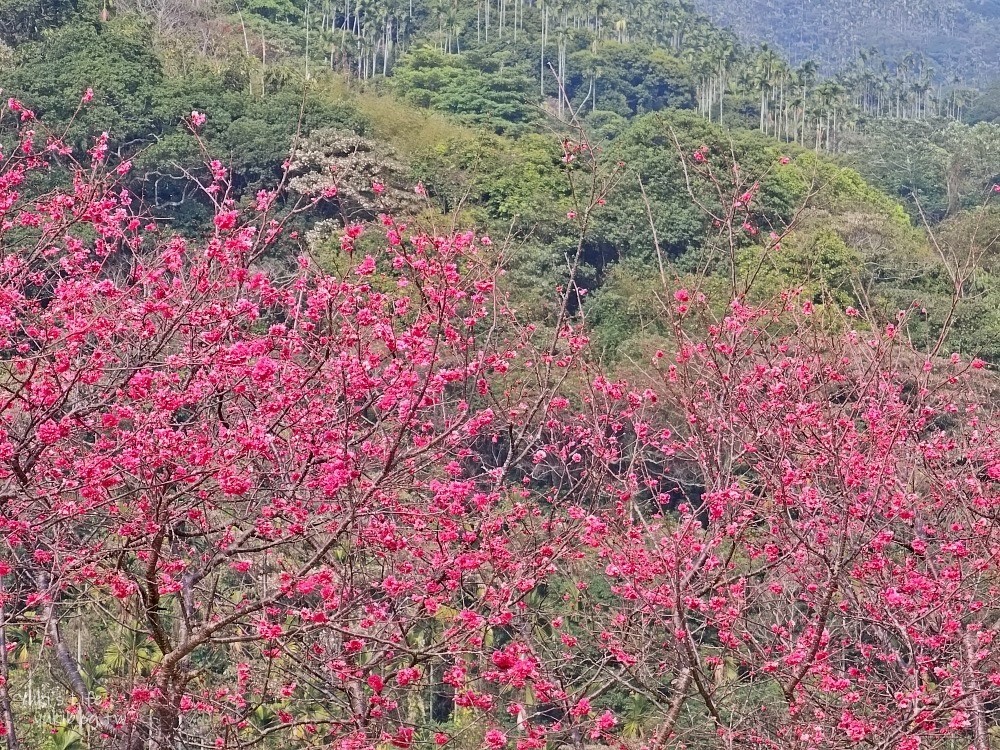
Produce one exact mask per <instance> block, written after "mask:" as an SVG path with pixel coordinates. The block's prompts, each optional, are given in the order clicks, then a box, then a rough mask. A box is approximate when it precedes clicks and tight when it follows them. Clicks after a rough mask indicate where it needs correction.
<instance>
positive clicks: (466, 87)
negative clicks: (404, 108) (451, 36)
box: [392, 47, 540, 133]
mask: <svg viewBox="0 0 1000 750" xmlns="http://www.w3.org/2000/svg"><path fill="white" fill-rule="evenodd" d="M392 87H393V90H394V91H396V92H397V93H398V94H399V95H400V96H402V97H403V98H404V99H406V100H408V101H410V102H413V103H414V104H417V105H419V106H422V107H429V108H432V109H436V110H439V111H441V112H448V113H450V114H452V115H455V116H456V118H457V119H458V120H459V121H461V122H464V123H467V124H470V125H478V126H484V127H486V128H489V129H491V130H494V131H495V132H498V133H503V132H522V131H523V130H524V129H525V127H526V126H528V125H530V124H531V123H533V122H535V121H536V120H537V119H538V117H539V114H540V113H539V110H538V103H537V98H538V95H537V93H535V92H534V89H533V87H532V86H531V85H530V83H529V81H528V79H527V77H526V76H525V75H524V73H523V72H522V71H519V70H517V69H516V68H503V69H500V70H497V71H489V70H483V69H481V68H478V67H474V66H473V65H471V64H469V63H467V62H466V59H465V58H460V57H456V56H452V55H446V54H445V53H443V52H440V51H438V50H436V49H433V48H431V47H421V48H419V49H416V50H414V51H412V52H410V53H409V54H407V55H406V56H405V57H403V58H402V59H401V60H400V62H399V63H398V65H397V66H396V68H395V70H394V74H393V78H392Z"/></svg>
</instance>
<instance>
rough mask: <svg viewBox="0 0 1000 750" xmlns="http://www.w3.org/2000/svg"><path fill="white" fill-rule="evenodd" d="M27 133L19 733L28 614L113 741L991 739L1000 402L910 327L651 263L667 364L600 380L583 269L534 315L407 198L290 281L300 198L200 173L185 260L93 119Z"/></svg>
mask: <svg viewBox="0 0 1000 750" xmlns="http://www.w3.org/2000/svg"><path fill="white" fill-rule="evenodd" d="M3 117H4V120H5V121H8V122H9V121H10V120H11V119H13V120H15V122H14V123H12V124H11V126H10V127H9V128H8V132H9V133H16V136H15V137H14V138H13V140H9V141H8V143H9V147H8V148H6V149H4V150H3V151H2V156H0V350H2V352H3V358H2V363H3V366H2V373H3V374H2V378H0V395H2V399H3V401H2V407H0V420H2V426H3V430H2V433H0V712H2V726H3V733H4V737H5V741H6V744H7V747H8V750H14V749H15V748H20V747H25V746H27V742H26V741H25V740H24V739H23V737H24V736H25V733H24V731H22V730H23V729H24V721H23V716H24V705H23V704H24V701H23V700H22V698H21V696H20V694H19V692H18V691H19V690H20V689H21V687H22V685H23V677H24V675H23V674H22V673H23V672H24V671H25V667H24V666H23V665H22V664H20V663H18V662H17V661H16V660H15V659H14V658H13V656H12V654H13V652H14V649H13V648H11V644H12V643H13V640H12V639H13V638H14V635H13V634H14V631H15V630H16V629H19V628H24V627H26V626H31V627H34V628H35V629H37V630H38V631H39V632H40V633H41V638H40V643H39V646H38V648H39V657H38V658H39V659H40V660H42V661H44V663H45V664H46V665H48V667H49V668H50V670H51V672H52V675H53V678H54V680H55V681H56V682H57V683H58V684H59V685H60V686H61V687H62V689H63V690H64V692H65V703H66V705H65V711H66V712H67V713H68V714H69V715H74V716H75V717H76V718H77V721H78V724H77V726H78V727H80V733H81V738H83V739H84V740H86V741H87V742H88V743H89V744H90V746H92V747H101V748H120V749H122V750H126V749H127V750H133V749H138V748H156V749H157V750H166V749H167V748H202V747H215V748H245V747H279V746H280V747H303V748H308V747H313V748H318V747H337V748H345V749H347V748H358V749H359V750H360V749H362V748H375V747H389V746H392V747H398V748H408V747H411V746H414V745H417V744H420V745H422V746H429V745H430V744H435V745H441V746H450V747H462V748H473V747H475V748H479V747H483V748H489V749H490V750H501V748H506V747H517V748H518V750H533V749H535V748H542V747H546V746H548V745H552V746H570V747H573V748H582V747H584V746H585V745H588V744H590V745H592V744H601V745H612V746H619V745H629V746H639V745H642V746H646V747H650V748H737V747H740V748H742V747H762V748H775V749H777V748H782V749H785V748H794V749H796V750H798V749H800V748H801V749H802V750H806V749H807V748H816V749H817V750H819V749H821V748H838V749H839V748H853V747H874V748H885V749H886V750H890V749H891V750H915V749H916V748H926V747H931V748H942V749H944V748H953V747H970V746H971V747H973V748H975V750H987V749H988V748H989V747H990V742H991V739H990V738H991V736H992V735H993V734H995V732H996V729H995V726H996V722H995V720H994V718H993V716H994V713H995V706H996V705H997V702H998V701H1000V649H998V648H997V646H996V645H995V640H996V634H997V628H998V626H1000V618H998V616H997V608H996V606H995V604H994V601H995V599H996V597H997V594H998V593H1000V592H998V591H997V586H998V580H997V562H996V560H997V552H998V548H997V545H998V542H997V539H998V537H1000V534H998V532H1000V527H998V521H1000V516H998V515H997V512H996V507H997V505H998V503H1000V490H998V487H1000V441H998V437H1000V436H998V429H1000V428H998V426H997V425H998V422H997V420H996V418H995V414H994V412H993V409H992V407H991V399H992V398H993V395H994V393H993V389H994V388H995V382H994V380H993V376H992V375H991V374H990V373H989V371H988V370H987V369H986V368H984V366H983V363H982V362H980V361H979V360H971V361H969V360H967V359H963V358H961V357H959V356H957V355H955V356H953V357H952V358H950V359H948V358H945V357H941V356H939V353H938V349H935V350H934V351H932V352H930V353H929V354H925V355H920V354H918V353H917V352H915V351H914V350H913V349H912V347H910V346H909V345H908V343H907V341H906V337H905V330H906V321H907V314H908V313H907V312H905V311H904V312H903V313H900V315H899V317H898V319H896V320H893V321H892V322H891V323H889V324H887V325H886V324H884V323H879V324H875V323H874V322H873V321H870V320H866V319H863V318H862V317H859V316H858V315H857V311H854V310H853V309H850V308H848V309H846V310H843V311H834V310H832V309H830V308H829V307H828V308H826V309H823V310H822V311H821V310H819V309H818V308H817V306H816V305H815V303H814V301H812V300H809V299H803V298H802V296H801V295H800V294H798V293H796V292H795V291H794V290H793V291H790V292H787V293H785V294H783V295H781V296H780V297H779V298H777V299H775V300H772V301H770V302H769V303H768V304H762V303H755V302H751V301H750V296H749V295H748V293H747V292H748V290H747V289H746V288H737V287H736V284H735V282H734V284H733V289H732V290H731V291H732V297H733V298H732V301H731V302H730V303H729V304H728V305H725V306H724V307H722V308H720V307H718V301H716V300H708V299H706V297H705V295H704V294H703V293H702V292H700V291H699V290H698V289H695V288H688V287H685V286H683V285H681V284H680V283H679V281H678V280H676V279H672V278H671V273H672V272H671V271H670V270H669V269H668V267H667V266H666V265H665V264H664V265H662V266H661V279H662V282H663V295H662V297H660V298H658V299H660V301H661V306H662V311H661V313H662V322H663V324H664V327H665V330H667V331H668V335H667V336H666V338H665V339H664V341H663V348H662V349H661V350H659V351H650V352H649V358H648V360H647V361H645V362H634V363H632V364H631V366H630V367H629V369H628V371H627V372H622V373H620V374H619V373H613V372H609V371H606V370H605V369H604V368H602V367H601V366H600V363H599V362H598V361H597V359H596V357H592V356H590V355H589V353H588V349H587V338H586V335H585V332H584V329H583V326H582V324H581V323H579V322H578V318H577V316H575V315H573V314H571V312H570V311H571V305H570V304H569V303H570V302H571V301H572V302H574V303H575V302H578V301H579V298H581V297H582V296H583V294H582V291H581V290H578V289H577V288H576V287H575V285H574V283H573V278H572V276H573V269H574V268H575V267H576V266H577V265H578V264H579V257H580V251H579V249H578V252H577V256H576V259H575V260H574V259H573V258H569V259H568V268H569V270H570V276H571V278H570V283H569V284H567V285H566V286H565V287H564V288H563V289H562V293H561V295H560V299H561V301H562V304H561V307H560V308H559V309H558V310H557V312H556V315H555V316H554V317H553V319H552V321H551V323H550V324H549V325H539V324H535V323H529V322H526V321H523V320H521V319H520V317H519V314H518V312H517V310H516V309H514V308H513V307H512V305H511V304H510V302H509V300H508V298H507V297H506V295H505V292H504V289H503V288H502V279H503V253H502V251H501V250H500V249H498V248H496V247H494V246H493V245H492V243H491V242H490V240H489V239H488V238H487V237H483V236H480V235H478V234H477V233H473V232H451V233H447V234H441V235H436V234H434V233H433V232H427V231H421V230H416V229H413V228H411V227H408V226H407V225H406V223H405V222H402V221H400V220H397V219H394V218H392V217H389V216H382V217H381V218H380V219H379V220H378V221H377V222H375V223H373V224H365V225H361V224H347V225H346V226H344V227H343V228H342V230H340V232H339V235H338V236H339V243H340V251H341V261H342V262H339V263H338V264H337V268H338V270H337V273H336V274H333V273H330V272H324V271H323V270H322V269H320V268H318V267H316V265H315V264H314V263H313V262H312V261H311V260H310V258H309V256H308V254H307V253H303V254H302V255H301V256H300V257H298V258H295V259H293V260H291V261H289V262H287V263H283V262H280V259H279V260H275V258H277V257H278V256H281V257H283V258H285V259H286V260H288V256H289V252H288V251H289V248H291V247H294V246H295V241H296V239H297V238H296V237H294V236H293V232H292V231H291V229H290V228H289V226H288V222H289V219H290V218H291V217H294V216H297V215H298V213H299V212H300V211H301V210H305V209H308V207H309V205H310V203H311V202H313V199H305V202H304V203H302V204H300V205H289V204H288V203H287V200H288V198H287V194H286V193H284V192H283V190H282V188H280V187H279V189H278V190H276V191H273V192H269V191H264V192H261V193H259V194H258V195H257V196H255V197H254V199H253V200H250V201H242V202H237V201H236V200H235V199H234V197H233V196H232V195H231V194H230V193H229V188H228V184H227V172H226V169H225V167H224V166H223V165H222V164H219V163H218V162H211V161H209V166H208V172H207V175H208V176H207V177H206V179H205V181H204V183H203V184H201V186H200V187H201V189H202V190H203V192H204V194H205V196H206V199H207V200H209V201H211V202H212V203H213V204H214V206H215V213H214V220H213V222H212V225H211V227H210V228H209V230H208V231H207V232H206V234H205V236H202V237H197V238H185V237H182V236H179V235H176V234H173V233H171V232H170V231H169V229H168V228H167V227H166V226H164V225H163V223H162V222H158V221H155V220H153V219H151V218H148V217H145V216H144V214H143V210H142V207H141V206H138V205H136V204H135V202H134V201H133V199H132V198H131V196H130V195H129V193H128V191H127V190H126V189H125V188H123V187H122V184H121V180H122V178H123V177H124V175H126V174H127V173H128V170H129V164H128V163H123V164H116V163H111V162H109V159H108V154H107V146H106V140H107V139H106V137H101V138H98V139H97V140H96V143H95V144H94V145H93V147H92V148H91V149H90V150H89V152H88V154H87V155H86V156H85V157H83V156H81V158H80V160H79V161H77V160H75V157H74V154H73V152H72V150H71V149H70V148H69V147H68V146H66V145H65V144H63V143H61V142H60V141H59V139H58V138H56V137H54V136H47V135H44V134H43V133H44V131H43V130H42V128H41V126H38V125H36V124H35V123H34V120H33V115H32V113H31V112H30V111H28V110H27V109H26V108H25V107H24V106H23V105H21V104H20V103H18V102H16V101H13V100H12V101H10V102H8V104H7V107H6V108H4V110H3ZM202 122H204V116H203V115H201V114H199V113H193V114H192V117H191V120H190V125H191V127H192V128H193V129H197V127H198V126H199V125H200V124H201V123H202ZM567 149H568V153H570V152H569V149H570V146H567ZM590 154H592V152H591V151H590V150H589V149H586V148H582V147H579V146H576V145H573V146H572V155H573V156H574V157H576V156H579V155H582V157H586V158H589V156H588V155H590ZM582 157H581V160H582ZM569 161H575V162H576V163H577V164H579V160H577V159H575V158H574V159H573V160H570V159H567V163H569ZM695 161H697V160H695ZM574 168H576V169H579V168H578V167H574ZM577 174H578V175H579V174H580V172H578V173H577ZM595 175H596V173H595ZM620 176H621V171H620V167H617V166H616V167H615V169H614V170H613V177H612V178H609V179H619V177H620ZM63 178H65V179H63ZM577 179H579V177H578V178H577ZM740 179H743V178H740ZM44 184H49V185H51V184H57V185H62V187H56V188H52V189H45V190H43V189H40V188H38V187H36V186H38V185H44ZM600 184H601V183H600V177H599V175H596V176H595V180H594V185H597V186H598V187H596V188H594V187H591V188H590V189H589V190H588V189H584V188H583V187H581V188H580V189H579V190H576V191H575V195H578V196H580V198H579V200H580V205H579V206H578V207H577V210H575V211H574V212H573V216H572V217H571V218H572V219H574V220H576V221H577V222H578V224H579V225H580V226H581V227H582V231H586V227H587V226H588V225H589V220H590V216H591V213H592V212H593V211H595V210H599V209H600V207H601V206H602V205H603V203H604V189H603V188H602V187H600ZM335 190H336V185H328V184H325V185H324V186H323V195H326V196H330V195H332V194H333V192H334V191H335ZM755 192H756V190H754V191H752V192H747V191H745V190H744V191H736V192H735V196H736V197H735V198H734V199H733V200H736V201H739V204H740V205H739V206H736V207H735V209H734V210H732V211H729V212H728V213H727V214H725V215H726V216H729V217H730V218H729V219H727V220H729V221H737V222H739V227H738V228H726V227H722V228H721V229H720V236H723V237H724V238H730V239H731V238H733V237H735V236H736V233H737V232H742V233H744V234H745V235H748V236H751V237H752V236H755V232H753V231H750V230H748V229H747V225H750V229H753V226H752V221H753V213H752V211H750V210H748V208H747V206H748V204H751V203H752V202H753V200H754V193H755ZM373 194H378V190H377V189H374V186H373ZM723 194H724V193H723ZM321 198H322V196H320V197H319V198H317V199H316V200H319V199H321ZM730 229H732V231H730ZM775 237H777V238H778V239H780V235H778V234H777V233H776V235H775ZM730 239H727V240H726V242H727V243H728V244H726V243H723V246H724V248H725V247H728V248H729V250H732V248H733V247H734V245H733V242H732V241H730ZM771 242H772V243H773V246H772V247H770V248H769V249H771V250H774V249H775V248H776V247H777V240H776V239H775V238H772V240H771ZM581 247H582V241H581ZM279 251H280V252H279ZM729 255H730V257H732V256H734V255H735V253H734V252H729ZM734 278H735V276H734ZM938 348H940V347H938ZM84 644H86V653H85V650H84ZM95 651H99V652H103V653H104V654H105V655H107V654H110V655H111V656H112V657H113V658H110V659H109V658H104V659H103V661H102V663H101V664H100V665H99V666H100V668H97V667H96V663H95V659H94V658H93V654H92V652H95ZM640 698H641V699H642V700H643V701H645V704H646V705H647V706H648V707H649V708H648V716H647V717H646V718H645V721H644V723H643V725H642V726H639V727H633V726H627V725H626V721H625V717H624V715H623V710H624V709H623V702H625V701H628V700H633V701H634V700H638V699H640ZM442 706H443V708H442Z"/></svg>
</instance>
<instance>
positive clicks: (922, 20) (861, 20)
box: [694, 0, 1000, 83]
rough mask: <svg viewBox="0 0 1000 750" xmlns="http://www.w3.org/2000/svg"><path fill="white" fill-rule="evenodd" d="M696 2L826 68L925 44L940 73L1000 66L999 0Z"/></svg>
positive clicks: (987, 74) (979, 75) (975, 73)
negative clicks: (873, 52) (999, 39)
mask: <svg viewBox="0 0 1000 750" xmlns="http://www.w3.org/2000/svg"><path fill="white" fill-rule="evenodd" d="M694 5H695V7H697V8H699V9H700V10H702V11H704V12H706V13H708V14H709V15H710V16H711V17H712V18H713V19H715V20H716V21H717V22H719V23H721V24H723V25H725V26H729V27H731V28H733V29H736V30H738V32H739V33H740V35H741V36H742V37H743V38H744V39H746V40H748V41H755V42H771V43H773V44H775V45H776V46H777V47H778V48H779V49H781V50H782V51H783V52H784V53H785V54H787V55H788V56H789V57H791V59H792V60H794V61H796V62H801V61H803V60H809V59H811V60H815V61H817V62H818V63H819V64H820V66H821V67H822V68H823V69H825V70H828V71H830V70H839V69H841V68H844V67H846V66H848V65H850V64H851V63H852V62H854V60H855V59H856V57H857V55H858V54H859V53H862V52H866V53H867V52H869V51H870V50H878V51H879V52H881V53H882V54H883V55H886V56H887V57H889V58H891V59H894V60H899V59H902V58H903V57H905V56H906V55H908V54H912V53H914V52H917V51H919V52H920V53H922V54H923V55H924V56H926V57H927V59H928V61H929V64H930V65H932V66H933V68H934V70H935V73H936V75H937V76H938V77H939V78H940V79H941V80H950V79H951V78H953V77H958V78H961V79H964V80H966V81H970V82H976V83H985V82H986V81H988V80H990V79H991V78H992V77H995V76H996V75H997V72H998V71H1000V53H998V52H997V45H996V34H997V26H998V25H1000V4H998V3H997V2H996V0H803V2H799V3H784V2H775V1H774V0H751V2H747V3H741V4H739V5H736V4H734V3H729V2H724V1H723V0H696V2H694Z"/></svg>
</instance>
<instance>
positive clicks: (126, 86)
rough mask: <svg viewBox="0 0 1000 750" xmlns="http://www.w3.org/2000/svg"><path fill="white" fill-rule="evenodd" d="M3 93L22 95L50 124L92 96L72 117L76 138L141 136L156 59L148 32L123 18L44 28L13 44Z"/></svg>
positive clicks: (149, 125) (157, 74) (147, 121)
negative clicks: (91, 92) (11, 66)
mask: <svg viewBox="0 0 1000 750" xmlns="http://www.w3.org/2000/svg"><path fill="white" fill-rule="evenodd" d="M15 61H16V67H15V68H14V70H13V72H12V73H11V75H10V77H9V80H8V86H7V93H9V94H14V95H17V96H20V97H22V98H23V99H25V101H27V102H30V105H31V106H32V107H34V108H35V109H36V111H37V112H38V114H39V115H41V116H43V117H45V118H46V119H47V120H48V122H50V123H51V124H56V123H58V122H67V121H69V120H70V118H72V117H73V115H74V112H75V111H76V109H77V106H78V104H79V102H80V98H81V96H83V93H84V92H85V91H86V90H87V88H91V87H92V88H93V90H94V94H95V95H94V101H93V102H91V104H90V106H88V107H86V108H84V109H83V110H82V111H81V112H80V114H79V115H78V116H77V117H76V120H75V124H74V127H73V129H72V131H71V133H72V135H73V137H74V139H75V140H78V141H80V140H82V139H83V137H84V135H85V134H90V135H92V134H94V133H100V132H101V131H108V133H110V134H112V136H113V138H114V139H115V140H116V141H118V142H127V141H130V140H132V139H135V138H143V137H146V136H147V135H148V133H149V132H150V130H152V129H153V120H152V116H151V115H152V110H153V106H152V105H153V99H154V94H155V90H156V86H157V85H158V84H159V83H160V81H161V79H162V72H161V69H160V62H159V60H158V59H157V57H156V55H155V54H154V52H153V49H152V40H151V38H150V36H149V33H148V31H147V30H146V29H144V28H143V27H142V26H140V25H137V24H131V23H128V22H125V21H122V22H119V21H116V22H114V23H107V24H102V23H74V24H70V25H67V26H62V27H60V28H58V29H54V30H51V31H48V32H46V33H45V34H44V36H43V38H42V40H41V41H38V42H31V43H27V44H24V45H22V46H20V47H18V49H17V54H16V58H15Z"/></svg>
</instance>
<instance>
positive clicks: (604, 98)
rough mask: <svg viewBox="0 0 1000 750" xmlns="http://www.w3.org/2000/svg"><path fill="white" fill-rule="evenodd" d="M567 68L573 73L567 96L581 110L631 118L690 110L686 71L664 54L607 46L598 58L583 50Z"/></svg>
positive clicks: (638, 47) (635, 46)
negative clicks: (648, 113) (572, 70)
mask: <svg viewBox="0 0 1000 750" xmlns="http://www.w3.org/2000/svg"><path fill="white" fill-rule="evenodd" d="M571 63H572V64H573V69H574V70H575V71H577V72H576V73H575V74H574V75H573V76H571V77H570V78H569V79H568V80H567V86H566V89H567V95H568V96H570V98H572V99H573V100H574V101H576V103H577V104H578V105H581V106H583V107H584V108H585V109H601V110H606V111H610V112H616V113H617V114H619V115H622V116H625V117H629V116H633V115H640V114H643V113H646V112H657V111H659V110H662V109H666V108H668V107H673V108H678V109H688V108H691V107H693V106H694V83H693V81H692V76H691V71H690V68H689V67H688V66H687V65H686V64H685V63H684V62H682V61H681V60H680V59H679V58H677V57H675V56H674V55H672V54H670V53H668V52H667V51H666V50H663V49H658V48H655V47H651V46H648V45H639V44H632V45H625V44H618V43H615V42H609V43H605V44H603V45H601V47H600V48H599V50H598V52H597V54H594V53H593V52H591V51H590V50H581V51H580V52H578V53H576V54H575V55H574V56H573V57H572V59H571ZM588 74H589V75H588Z"/></svg>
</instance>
